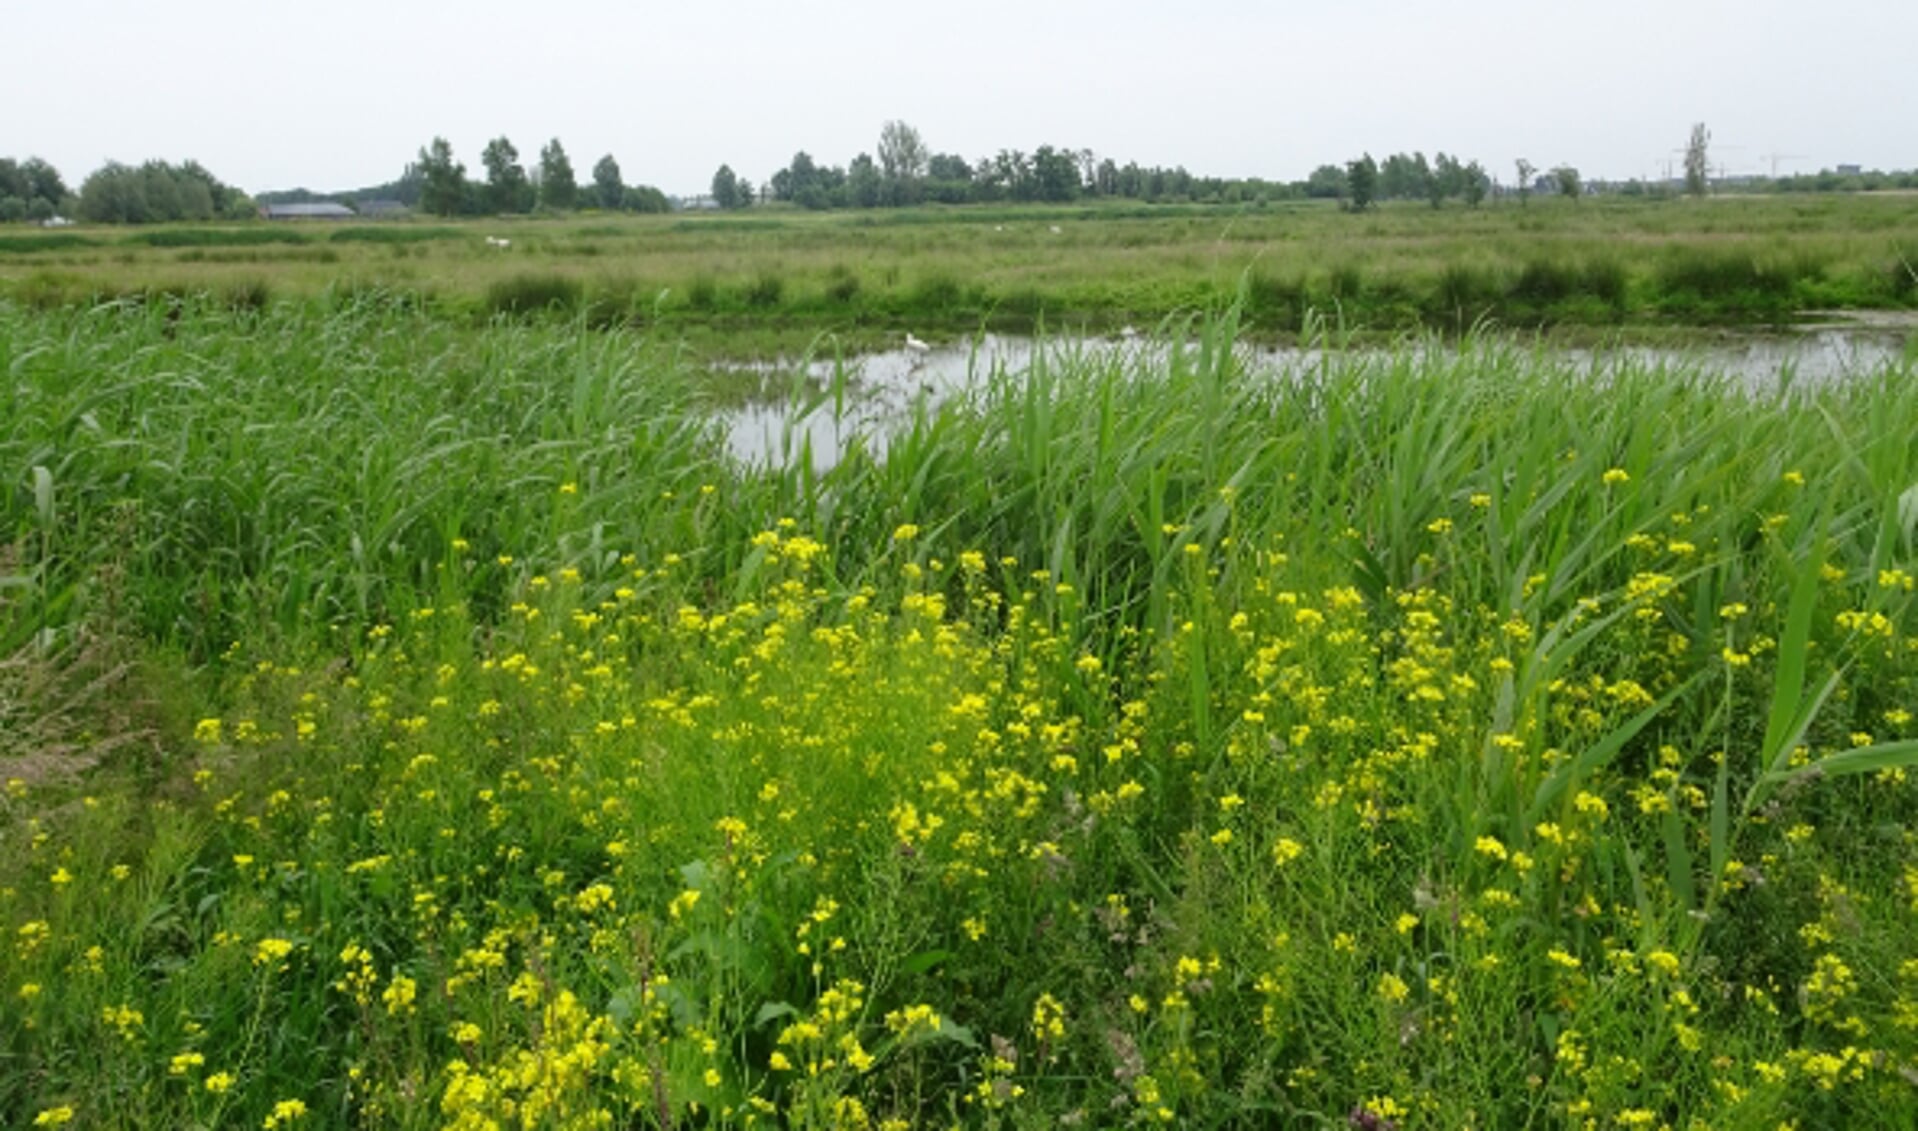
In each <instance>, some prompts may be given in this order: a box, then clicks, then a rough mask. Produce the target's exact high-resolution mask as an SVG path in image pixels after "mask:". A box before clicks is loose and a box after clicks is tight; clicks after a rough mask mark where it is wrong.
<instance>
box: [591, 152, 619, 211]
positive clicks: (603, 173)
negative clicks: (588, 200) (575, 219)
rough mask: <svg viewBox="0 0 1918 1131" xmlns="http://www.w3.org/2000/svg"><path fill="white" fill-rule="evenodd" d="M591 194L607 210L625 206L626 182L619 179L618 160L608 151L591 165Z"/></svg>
mask: <svg viewBox="0 0 1918 1131" xmlns="http://www.w3.org/2000/svg"><path fill="white" fill-rule="evenodd" d="M593 194H594V195H595V196H596V197H598V198H599V206H600V207H601V208H604V209H606V210H607V211H608V212H611V211H614V210H616V209H619V208H622V207H624V206H625V203H626V182H625V181H623V180H621V179H620V173H619V162H617V161H615V160H613V155H612V154H610V153H608V154H607V155H606V156H604V157H602V158H600V159H599V163H598V164H597V165H594V166H593Z"/></svg>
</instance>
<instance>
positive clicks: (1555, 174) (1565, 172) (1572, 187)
mask: <svg viewBox="0 0 1918 1131" xmlns="http://www.w3.org/2000/svg"><path fill="white" fill-rule="evenodd" d="M1552 179H1553V180H1555V181H1557V182H1558V191H1559V193H1560V194H1561V195H1563V196H1568V197H1570V198H1571V199H1572V200H1573V201H1577V200H1578V198H1579V197H1580V196H1581V195H1583V194H1584V192H1585V181H1584V179H1583V178H1582V177H1580V176H1579V175H1578V170H1577V169H1575V168H1573V167H1572V166H1570V165H1560V166H1559V167H1558V168H1556V169H1553V170H1552Z"/></svg>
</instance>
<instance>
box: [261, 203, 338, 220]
mask: <svg viewBox="0 0 1918 1131" xmlns="http://www.w3.org/2000/svg"><path fill="white" fill-rule="evenodd" d="M357 215H358V213H356V212H354V211H353V210H352V209H351V208H348V207H347V206H346V205H344V204H332V203H325V204H263V205H261V206H260V218H261V219H262V220H351V219H352V218H353V217H354V216H357Z"/></svg>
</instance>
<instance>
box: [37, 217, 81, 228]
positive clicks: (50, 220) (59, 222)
mask: <svg viewBox="0 0 1918 1131" xmlns="http://www.w3.org/2000/svg"><path fill="white" fill-rule="evenodd" d="M40 226H41V227H42V228H71V227H72V226H73V221H71V220H69V219H67V218H66V217H65V216H49V217H47V218H46V219H44V220H42V221H40Z"/></svg>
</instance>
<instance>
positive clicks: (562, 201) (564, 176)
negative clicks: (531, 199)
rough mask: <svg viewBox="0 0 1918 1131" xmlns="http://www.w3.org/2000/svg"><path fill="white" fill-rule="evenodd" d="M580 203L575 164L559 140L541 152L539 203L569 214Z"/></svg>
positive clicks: (554, 140)
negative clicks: (574, 175)
mask: <svg viewBox="0 0 1918 1131" xmlns="http://www.w3.org/2000/svg"><path fill="white" fill-rule="evenodd" d="M578 202H579V182H578V181H577V180H575V179H574V177H573V163H572V161H571V160H569V159H568V158H567V156H566V147H565V146H563V145H561V144H560V143H559V139H558V138H554V139H553V140H551V141H549V142H547V143H546V146H545V148H543V149H541V150H540V151H539V203H540V207H542V208H547V209H550V210H552V211H554V212H569V211H571V210H572V208H573V206H574V205H575V204H577V203H578Z"/></svg>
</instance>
